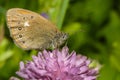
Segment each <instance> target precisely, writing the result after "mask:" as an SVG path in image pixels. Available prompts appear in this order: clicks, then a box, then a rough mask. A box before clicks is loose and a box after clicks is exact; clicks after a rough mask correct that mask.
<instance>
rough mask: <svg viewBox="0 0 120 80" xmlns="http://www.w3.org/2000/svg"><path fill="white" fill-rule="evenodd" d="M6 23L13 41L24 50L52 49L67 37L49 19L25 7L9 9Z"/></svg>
mask: <svg viewBox="0 0 120 80" xmlns="http://www.w3.org/2000/svg"><path fill="white" fill-rule="evenodd" d="M7 24H8V28H9V30H10V34H11V37H12V38H13V40H14V42H15V43H16V44H17V45H18V46H19V47H21V48H23V49H25V50H32V49H37V50H43V49H49V48H53V49H54V48H57V47H59V46H61V45H62V44H63V43H65V41H66V39H67V38H68V34H66V33H63V32H61V31H59V30H58V29H57V27H56V26H55V25H54V24H52V23H51V22H50V21H48V20H47V19H45V18H44V17H42V16H40V15H39V14H37V13H35V12H32V11H29V10H25V9H20V8H12V9H9V10H8V11H7Z"/></svg>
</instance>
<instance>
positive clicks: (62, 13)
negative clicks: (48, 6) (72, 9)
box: [57, 0, 69, 29]
mask: <svg viewBox="0 0 120 80" xmlns="http://www.w3.org/2000/svg"><path fill="white" fill-rule="evenodd" d="M68 4H69V0H62V1H61V6H60V10H59V13H58V16H57V26H58V28H59V29H61V28H62V24H63V20H64V17H65V13H66V10H67V7H68Z"/></svg>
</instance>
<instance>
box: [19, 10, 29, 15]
mask: <svg viewBox="0 0 120 80" xmlns="http://www.w3.org/2000/svg"><path fill="white" fill-rule="evenodd" d="M17 12H18V13H20V14H30V12H28V11H24V10H17Z"/></svg>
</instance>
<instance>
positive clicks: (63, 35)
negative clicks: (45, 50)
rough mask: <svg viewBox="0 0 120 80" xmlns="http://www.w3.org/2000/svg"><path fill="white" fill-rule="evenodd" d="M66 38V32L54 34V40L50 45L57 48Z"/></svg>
mask: <svg viewBox="0 0 120 80" xmlns="http://www.w3.org/2000/svg"><path fill="white" fill-rule="evenodd" d="M67 39H68V34H67V33H63V32H61V33H58V34H56V36H55V37H54V40H53V41H52V44H51V47H52V48H53V49H54V48H57V47H60V46H61V45H63V44H64V43H65V42H66V40H67Z"/></svg>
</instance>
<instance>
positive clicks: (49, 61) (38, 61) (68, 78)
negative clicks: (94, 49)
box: [16, 47, 98, 80]
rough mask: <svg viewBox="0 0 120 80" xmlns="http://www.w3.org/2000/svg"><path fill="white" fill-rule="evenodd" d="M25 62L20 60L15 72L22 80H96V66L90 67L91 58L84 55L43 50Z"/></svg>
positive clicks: (65, 48) (66, 49)
mask: <svg viewBox="0 0 120 80" xmlns="http://www.w3.org/2000/svg"><path fill="white" fill-rule="evenodd" d="M32 59H33V60H32V61H28V62H27V63H26V64H24V62H20V70H19V71H17V72H16V74H17V75H18V76H20V77H21V78H23V79H24V80H96V78H97V74H98V68H90V67H89V65H90V63H91V60H90V59H88V58H87V57H85V56H82V55H77V54H76V52H74V51H73V52H72V53H69V50H68V48H67V47H64V48H63V49H62V50H58V49H55V50H53V51H47V50H44V51H43V52H39V53H38V55H37V56H33V57H32Z"/></svg>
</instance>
